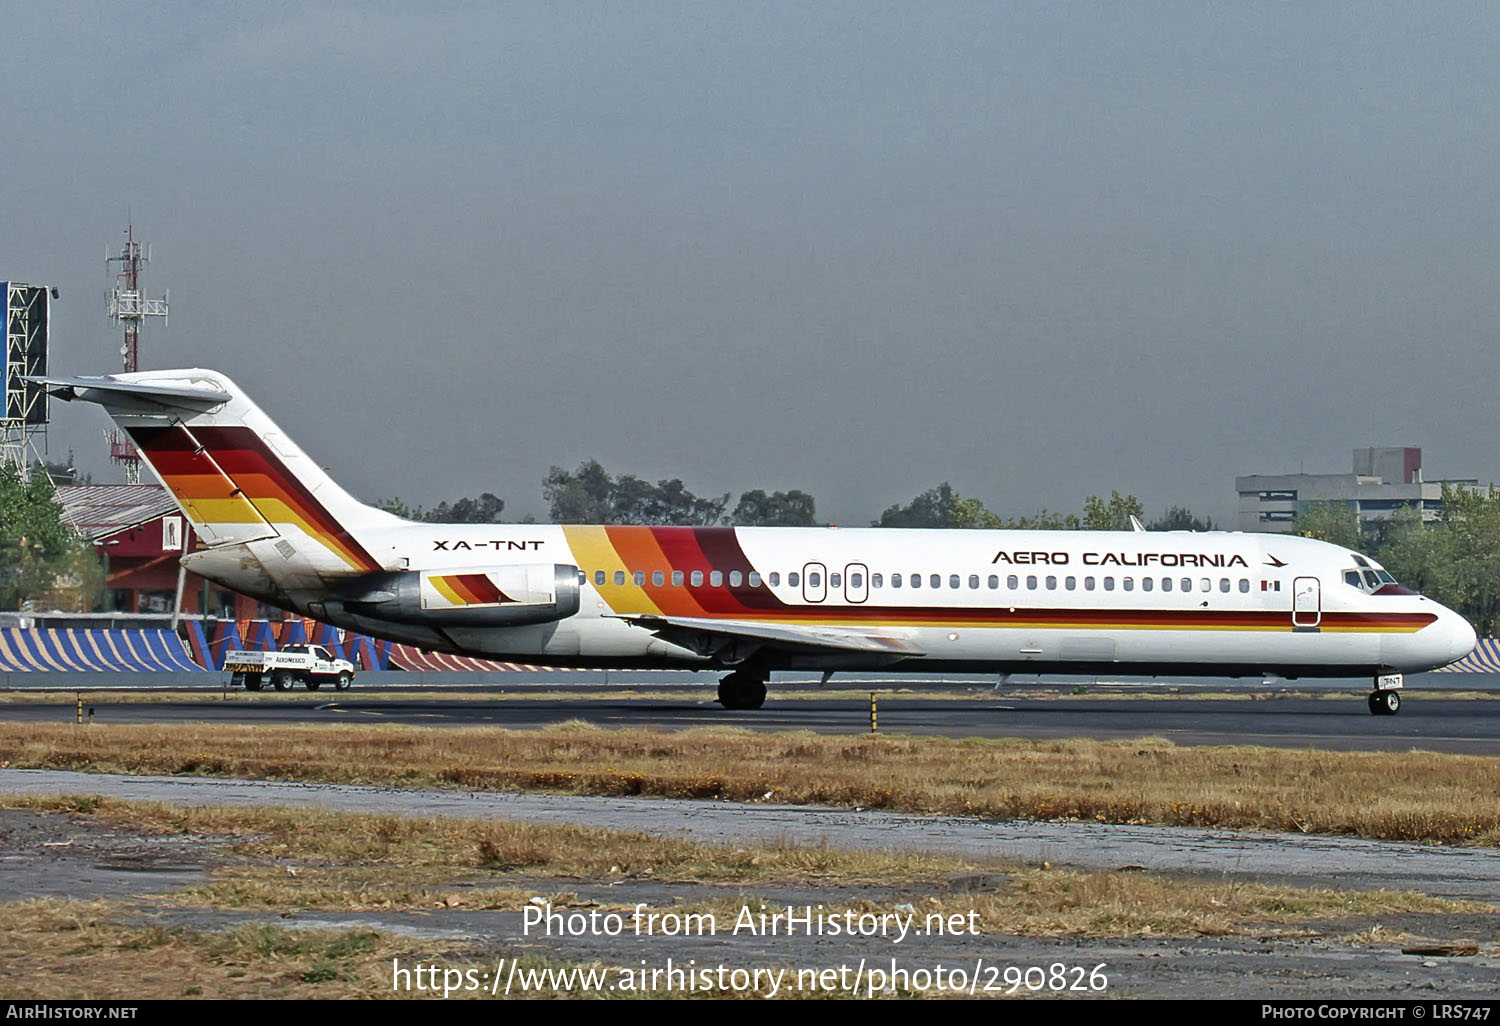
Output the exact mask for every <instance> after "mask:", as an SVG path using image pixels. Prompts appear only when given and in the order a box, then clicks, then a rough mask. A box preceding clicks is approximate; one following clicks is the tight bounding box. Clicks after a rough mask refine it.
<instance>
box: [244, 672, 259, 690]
mask: <svg viewBox="0 0 1500 1026" xmlns="http://www.w3.org/2000/svg"><path fill="white" fill-rule="evenodd" d="M245 690H246V691H259V690H260V674H258V673H247V674H246V675H245Z"/></svg>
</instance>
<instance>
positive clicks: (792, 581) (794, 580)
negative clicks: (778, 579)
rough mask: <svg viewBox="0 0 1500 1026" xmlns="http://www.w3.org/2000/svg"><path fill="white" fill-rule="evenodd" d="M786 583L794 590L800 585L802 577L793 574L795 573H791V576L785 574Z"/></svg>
mask: <svg viewBox="0 0 1500 1026" xmlns="http://www.w3.org/2000/svg"><path fill="white" fill-rule="evenodd" d="M786 583H787V584H789V585H791V586H792V587H793V588H795V587H797V586H798V585H799V584H801V583H802V575H801V574H795V573H793V574H787V575H786Z"/></svg>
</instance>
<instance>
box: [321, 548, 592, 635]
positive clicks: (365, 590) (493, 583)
mask: <svg viewBox="0 0 1500 1026" xmlns="http://www.w3.org/2000/svg"><path fill="white" fill-rule="evenodd" d="M580 577H581V575H580V573H579V571H578V568H577V567H576V566H568V565H564V564H561V563H534V564H524V565H520V566H497V567H477V568H476V567H465V568H464V569H462V570H405V571H401V572H398V573H393V574H372V575H370V576H369V577H362V578H360V579H359V580H358V581H355V582H351V583H350V584H349V585H347V586H345V587H344V588H343V589H342V590H341V593H340V596H339V599H340V601H341V603H342V606H343V608H344V609H346V610H347V611H349V612H350V613H354V614H356V615H358V616H367V617H373V618H376V619H380V620H389V621H391V622H392V623H410V624H422V625H425V626H429V627H520V626H523V625H525V624H532V623H551V622H552V621H554V620H563V619H566V618H567V617H570V616H572V615H573V614H574V613H576V612H578V606H579V601H580V598H581V590H580V587H579V580H580Z"/></svg>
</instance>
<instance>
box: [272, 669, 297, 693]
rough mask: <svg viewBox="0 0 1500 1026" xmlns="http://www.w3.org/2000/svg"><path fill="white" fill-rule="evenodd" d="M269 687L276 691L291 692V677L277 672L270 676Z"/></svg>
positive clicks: (288, 674)
mask: <svg viewBox="0 0 1500 1026" xmlns="http://www.w3.org/2000/svg"><path fill="white" fill-rule="evenodd" d="M271 686H272V687H273V688H275V689H276V690H277V691H290V690H292V675H291V674H290V673H286V672H283V671H280V670H278V671H277V672H276V673H273V674H271Z"/></svg>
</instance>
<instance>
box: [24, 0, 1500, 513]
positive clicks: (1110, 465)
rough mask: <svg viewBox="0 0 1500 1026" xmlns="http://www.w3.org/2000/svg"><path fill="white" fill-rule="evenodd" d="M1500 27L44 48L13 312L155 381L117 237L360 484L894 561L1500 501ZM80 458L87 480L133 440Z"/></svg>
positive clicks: (109, 367) (225, 41)
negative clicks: (1127, 517) (1100, 508)
mask: <svg viewBox="0 0 1500 1026" xmlns="http://www.w3.org/2000/svg"><path fill="white" fill-rule="evenodd" d="M1497 44H1500V7H1497V6H1495V5H1493V4H1482V3H1474V4H1465V3H1447V4H1419V3H1411V2H1402V3H1390V4H1358V5H1355V4H1334V3H1318V4H1281V3H1276V4H1272V3H1265V4H1255V3H1230V4H1208V3H1202V2H1196V0H1195V2H1183V3H1125V4H1103V3H1100V4H1077V5H1070V4H1063V3H1045V4H1044V3H1030V2H1027V3H1016V4H1003V3H987V4H945V3H925V2H924V3H920V4H918V3H911V4H894V5H893V4H877V3H869V2H861V3H851V4H841V3H813V4H806V3H800V4H788V3H754V4H739V3H735V4H729V3H702V2H694V3H681V4H676V3H609V4H604V3H564V4H558V3H535V4H532V3H514V4H511V3H481V4H474V5H442V4H436V5H435V4H423V5H420V6H418V5H415V4H378V3H367V4H341V3H329V2H320V0H310V2H301V3H295V4H258V5H255V4H251V5H247V4H238V3H236V4H223V3H219V4H209V3H200V4H182V5H136V4H131V3H120V2H110V3H103V2H100V3H78V2H54V3H48V4H32V5H24V6H12V7H11V8H8V9H7V12H6V19H5V30H4V32H3V33H0V96H3V97H4V100H5V105H6V113H5V117H4V119H3V122H0V123H3V124H4V125H5V129H6V130H5V138H4V140H3V142H0V154H3V156H0V167H3V169H4V175H3V182H4V188H3V190H0V210H3V217H0V228H3V230H0V278H10V279H15V280H22V281H32V282H37V281H44V282H48V283H55V284H57V285H58V286H59V287H60V288H61V290H62V298H61V300H60V301H59V302H58V303H57V304H55V323H54V331H55V336H54V338H55V341H54V347H53V363H54V368H55V369H56V370H57V371H59V372H63V373H108V372H113V371H117V370H118V369H119V362H118V361H119V356H118V347H119V343H120V333H119V332H118V331H117V330H116V329H115V328H113V327H112V326H111V325H110V324H109V323H108V321H107V320H106V319H105V316H104V298H103V297H104V292H105V291H106V289H107V288H109V287H110V286H111V284H112V277H111V274H110V272H109V271H108V270H107V269H106V266H105V263H104V252H105V248H106V246H111V247H115V246H117V245H118V243H119V242H120V241H121V240H122V237H123V236H122V232H123V229H124V227H125V219H126V212H127V209H128V210H129V211H130V213H131V216H132V217H133V219H134V222H135V225H136V230H137V235H138V237H141V238H144V239H146V240H147V241H149V242H150V243H151V244H152V246H153V258H154V259H153V262H152V264H151V266H150V267H149V268H148V270H147V273H146V277H145V283H146V291H147V293H148V294H149V295H159V294H160V293H161V291H162V290H163V289H166V288H170V290H171V295H172V317H171V323H170V325H169V326H168V327H166V328H162V327H160V326H159V325H154V324H153V325H150V326H148V328H147V330H146V331H145V333H144V334H143V344H142V353H143V356H142V366H143V367H145V368H163V367H172V366H204V367H213V368H217V369H220V370H223V371H225V372H227V373H229V374H230V375H231V376H233V377H234V378H236V379H237V380H238V381H239V383H240V384H241V385H243V386H244V387H246V388H247V389H249V390H250V391H251V394H252V395H253V396H254V398H255V399H256V400H257V401H258V402H259V403H260V404H261V406H262V407H264V408H265V409H266V410H267V412H268V413H270V414H271V416H272V417H273V418H275V419H277V420H278V421H280V422H281V423H282V425H283V426H284V427H285V428H286V429H287V430H288V431H289V432H290V433H291V434H292V435H293V436H294V437H295V438H297V439H298V440H299V441H300V442H301V443H302V445H303V446H304V447H305V448H306V449H308V450H309V451H310V452H311V453H312V454H313V455H314V456H315V457H316V458H317V459H318V460H319V461H320V462H322V463H323V464H324V465H326V466H327V467H328V468H329V469H330V471H331V472H332V473H333V474H334V476H335V477H337V478H338V479H339V480H340V481H342V482H343V483H344V484H345V485H346V486H348V487H349V488H350V489H351V490H352V491H354V492H355V493H357V494H360V495H362V496H364V497H365V498H368V499H378V498H381V497H384V496H401V497H402V498H404V499H406V500H407V501H408V502H412V503H421V504H424V505H435V504H436V503H437V502H438V501H441V500H444V499H447V500H452V499H455V498H457V497H459V496H462V495H470V494H478V493H479V492H481V491H493V492H495V493H497V494H498V495H500V496H501V497H502V498H504V499H505V500H506V501H507V514H508V515H509V514H513V515H516V516H519V515H521V514H524V513H528V512H529V513H535V514H538V515H542V514H544V513H545V508H544V504H543V502H542V499H541V494H540V492H541V479H542V477H543V476H544V475H545V473H546V471H547V468H548V466H549V465H552V464H559V465H563V466H568V467H572V466H575V465H576V464H578V463H579V462H580V461H582V460H584V459H587V458H590V457H593V458H598V459H599V460H600V461H601V462H603V463H604V465H605V466H606V467H607V468H609V469H610V470H611V471H613V472H615V473H623V472H630V473H635V474H637V475H640V476H643V477H648V478H651V479H656V478H658V477H663V476H672V477H681V478H682V479H683V480H684V481H685V482H686V484H687V486H688V487H689V488H691V489H692V490H694V491H696V492H698V493H700V494H707V493H717V492H723V491H730V490H733V491H734V492H735V493H736V494H737V493H738V492H739V491H741V490H744V489H749V488H755V487H762V488H766V489H768V490H770V489H778V488H782V489H785V488H803V489H807V490H810V491H812V492H813V493H814V494H815V495H816V496H817V499H818V509H819V512H820V514H821V515H822V516H823V517H825V518H828V519H831V520H833V521H835V522H838V523H843V524H849V525H855V524H861V523H866V522H868V521H869V520H870V519H872V518H874V517H876V516H878V515H879V512H880V510H881V509H882V508H884V507H885V506H887V505H890V504H892V503H895V502H903V503H904V502H905V501H907V500H908V499H910V498H911V497H912V496H913V495H915V494H916V493H917V492H919V491H921V490H923V489H925V488H928V487H931V486H932V485H934V484H936V483H938V482H940V481H943V480H947V481H949V482H951V483H952V484H953V486H954V487H955V488H956V489H957V490H958V491H960V492H962V493H964V494H968V495H974V496H976V497H978V498H980V499H982V500H983V501H984V502H985V503H987V504H988V505H989V506H991V508H993V509H995V510H997V511H1000V512H1003V513H1008V514H1016V515H1019V514H1024V513H1031V512H1035V511H1036V510H1038V509H1040V508H1044V507H1045V508H1049V509H1053V510H1077V509H1078V508H1079V507H1080V505H1081V503H1082V500H1083V498H1084V496H1086V495H1088V494H1089V493H1091V492H1102V493H1104V494H1106V495H1107V494H1108V493H1109V491H1110V489H1112V488H1114V489H1119V490H1120V491H1121V492H1133V493H1135V494H1136V495H1137V496H1139V497H1140V498H1141V499H1142V500H1143V501H1144V502H1145V504H1146V509H1147V511H1148V513H1150V514H1153V515H1154V514H1156V513H1159V512H1160V511H1161V510H1162V509H1163V508H1164V507H1165V506H1167V505H1168V504H1174V503H1175V504H1183V505H1187V506H1190V507H1191V508H1192V509H1193V510H1194V511H1196V512H1199V513H1208V514H1211V515H1212V516H1214V518H1215V519H1217V520H1220V521H1227V522H1228V524H1229V526H1231V527H1232V526H1233V521H1232V517H1233V511H1234V507H1235V495H1234V491H1233V478H1234V476H1235V475H1236V474H1243V473H1278V472H1285V471H1296V470H1297V469H1299V468H1303V469H1306V470H1307V471H1309V472H1347V471H1348V470H1349V469H1350V463H1349V460H1350V450H1351V449H1353V448H1356V447H1361V446H1367V445H1421V446H1423V447H1424V449H1425V454H1426V472H1427V476H1428V477H1429V478H1432V477H1435V476H1438V475H1442V474H1447V475H1452V476H1466V477H1478V478H1481V479H1485V480H1489V479H1500V456H1497V452H1496V445H1495V430H1494V428H1495V419H1494V417H1493V410H1494V402H1495V400H1494V392H1495V385H1494V368H1495V356H1496V345H1495V336H1496V327H1495V325H1496V323H1497V317H1496V313H1497V310H1496V307H1497V304H1500V289H1497V288H1496V282H1497V279H1500V273H1497V272H1500V230H1497V228H1500V225H1497V220H1500V202H1497V200H1500V175H1497V168H1500V132H1497V127H1496V126H1497V111H1500V88H1497V86H1500V81H1497V78H1500V62H1497V61H1496V60H1495V53H1496V52H1497ZM54 418H55V420H54V427H53V430H52V432H51V448H52V451H53V453H54V454H55V455H63V454H65V453H66V450H67V448H68V447H69V446H72V447H74V448H75V449H76V450H77V457H78V462H79V464H80V466H81V467H82V468H84V469H86V470H92V471H93V472H94V474H95V478H96V480H117V479H118V478H117V477H115V476H114V473H115V472H114V471H113V470H112V469H111V468H110V467H109V465H108V462H107V459H106V458H105V454H104V449H103V443H102V439H101V437H100V431H101V429H102V428H103V427H105V426H106V424H105V421H104V418H103V416H102V414H100V413H98V411H94V410H90V409H86V408H84V409H80V408H75V407H69V406H64V405H58V406H57V407H56V408H55V410H54Z"/></svg>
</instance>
